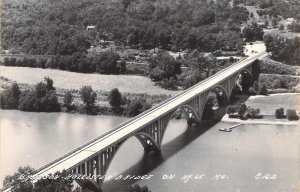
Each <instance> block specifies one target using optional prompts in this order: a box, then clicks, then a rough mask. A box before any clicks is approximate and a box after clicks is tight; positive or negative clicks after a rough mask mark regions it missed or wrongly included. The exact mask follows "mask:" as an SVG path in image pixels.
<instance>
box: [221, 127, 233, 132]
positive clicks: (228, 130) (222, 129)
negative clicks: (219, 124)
mask: <svg viewBox="0 0 300 192" xmlns="http://www.w3.org/2000/svg"><path fill="white" fill-rule="evenodd" d="M219 131H224V132H230V131H232V129H226V128H220V129H219Z"/></svg>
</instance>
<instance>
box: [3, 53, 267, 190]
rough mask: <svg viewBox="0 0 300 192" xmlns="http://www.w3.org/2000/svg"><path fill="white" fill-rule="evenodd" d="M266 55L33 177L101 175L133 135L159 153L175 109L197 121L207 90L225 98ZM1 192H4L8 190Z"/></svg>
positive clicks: (97, 184) (97, 183)
mask: <svg viewBox="0 0 300 192" xmlns="http://www.w3.org/2000/svg"><path fill="white" fill-rule="evenodd" d="M266 55H267V53H266V52H265V51H264V52H260V53H257V54H255V55H252V56H251V57H248V58H246V59H244V60H241V61H239V62H237V63H235V64H233V65H231V66H229V67H227V68H225V69H223V70H221V71H219V72H218V73H216V74H214V75H212V76H211V77H209V78H207V79H205V80H203V81H201V82H200V83H198V84H196V85H194V86H193V87H191V88H189V89H187V90H185V91H183V92H182V93H180V94H178V95H177V96H174V97H172V98H170V99H168V100H166V101H164V102H162V103H160V104H159V105H157V106H155V107H153V108H151V109H149V110H147V111H145V112H144V113H142V114H140V115H138V116H136V117H134V118H132V119H129V120H128V121H126V122H124V123H122V124H121V125H119V126H117V127H116V128H114V129H113V130H112V131H110V132H108V133H106V134H104V135H101V136H99V137H97V138H95V139H93V140H92V141H90V142H88V143H86V144H85V145H83V146H81V147H79V148H77V149H75V150H73V151H71V152H70V153H68V154H66V155H64V156H63V157H61V158H59V159H57V160H55V161H53V162H51V163H49V164H47V165H45V166H43V167H41V168H40V169H39V170H37V172H36V173H35V175H34V176H46V175H48V174H53V173H55V172H57V171H62V170H67V171H68V172H69V173H72V174H80V175H105V174H106V172H107V170H108V168H109V165H110V163H111V162H112V160H113V157H114V155H115V154H116V152H117V150H118V149H119V148H120V146H121V145H122V144H123V143H124V142H126V140H128V139H129V138H131V137H133V136H135V137H136V138H137V139H138V140H139V141H140V142H141V144H142V145H143V147H144V149H145V151H160V148H161V143H162V140H163V136H164V133H165V131H166V127H167V124H168V122H169V120H170V119H171V118H172V117H173V115H174V112H175V111H176V110H178V109H180V110H181V111H182V112H183V114H184V116H185V118H186V119H187V120H188V121H190V120H193V121H196V122H200V121H201V118H202V114H203V111H204V106H205V103H206V101H207V99H208V95H209V94H210V93H211V91H212V90H213V89H215V88H216V87H218V88H219V89H222V90H223V91H224V92H225V95H226V97H227V98H229V97H230V96H231V92H232V89H233V88H234V86H235V84H236V81H237V79H238V78H239V76H240V74H241V73H242V72H243V71H246V72H248V73H249V74H253V73H254V72H253V70H254V68H253V64H254V63H255V61H256V60H259V59H261V58H263V57H265V56H266ZM80 182H82V181H79V183H80ZM85 182H86V183H88V184H86V183H85V186H86V187H87V188H89V189H91V190H93V191H101V186H102V183H103V180H101V179H91V180H87V181H85ZM4 191H5V192H8V191H10V189H6V190H4Z"/></svg>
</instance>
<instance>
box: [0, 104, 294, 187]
mask: <svg viewBox="0 0 300 192" xmlns="http://www.w3.org/2000/svg"><path fill="white" fill-rule="evenodd" d="M0 114H1V116H0V123H1V124H0V129H1V130H0V134H1V135H0V138H1V157H0V170H1V172H0V179H1V180H3V178H4V176H5V175H7V174H13V173H14V172H15V171H16V170H17V168H18V167H19V166H25V165H30V166H32V167H34V168H38V167H40V166H42V165H44V164H46V163H48V162H49V161H51V160H54V159H55V158H58V157H59V156H61V155H63V154H64V153H66V152H68V151H70V150H72V149H74V148H75V147H78V146H80V145H82V144H84V143H85V142H87V141H89V140H91V139H93V138H95V137H96V136H99V135H101V134H103V133H105V132H107V131H108V130H110V129H112V128H113V127H114V126H116V125H117V124H119V123H121V122H122V121H124V120H126V118H124V117H114V116H87V115H80V114H67V113H30V112H21V111H16V110H1V111H0ZM232 124H234V123H225V122H219V123H216V124H214V125H208V124H206V125H205V124H202V125H200V126H197V127H187V125H186V122H185V121H184V120H172V121H171V122H170V123H169V125H168V128H167V132H166V134H165V138H164V141H163V143H164V145H163V147H162V152H161V153H149V154H144V151H143V149H142V147H141V145H140V144H139V142H138V140H137V139H135V138H131V139H129V140H128V141H127V142H126V143H125V144H124V145H122V147H121V148H120V150H119V151H118V153H117V155H116V157H115V159H114V161H113V162H112V164H111V166H110V168H109V170H108V173H107V174H108V175H113V176H118V175H119V174H124V175H126V174H136V175H140V174H148V175H149V174H150V175H153V176H152V178H151V179H150V180H139V181H137V183H139V184H140V185H147V186H148V187H149V188H150V190H151V191H152V192H162V191H163V192H167V191H172V192H175V191H178V192H182V191H234V192H238V191H246V192H248V191H249V192H250V191H253V192H258V191H262V192H268V191H270V192H274V191H282V192H283V191H289V192H296V191H297V185H299V183H298V182H299V180H300V177H299V176H300V167H299V164H300V159H299V158H300V147H299V144H300V143H299V141H300V140H299V138H300V137H299V136H300V129H299V127H298V125H249V124H248V125H242V126H239V127H237V128H235V129H234V130H233V131H232V132H230V133H226V132H220V131H219V130H218V129H219V128H224V127H225V128H226V127H229V126H231V125H232ZM189 174H192V178H190V179H188V180H186V181H183V180H182V177H183V176H185V175H189ZM197 174H198V176H197V177H196V178H197V179H195V176H196V175H197ZM260 174H261V175H260ZM266 174H270V175H268V177H263V176H264V175H266ZM164 175H173V176H175V177H174V178H173V179H169V180H166V179H162V177H163V176H164ZM201 175H202V177H201ZM216 175H217V176H216ZM255 176H256V177H255ZM133 182H134V181H132V180H130V181H129V180H126V181H121V180H119V181H113V180H110V181H106V182H105V184H104V186H103V189H104V192H109V191H116V189H120V188H122V187H124V186H125V185H126V184H133Z"/></svg>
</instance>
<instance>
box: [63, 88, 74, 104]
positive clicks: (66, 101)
mask: <svg viewBox="0 0 300 192" xmlns="http://www.w3.org/2000/svg"><path fill="white" fill-rule="evenodd" d="M73 99H74V98H73V95H72V93H71V92H70V91H67V92H66V93H65V95H64V105H65V106H66V107H70V106H71V105H72V102H73Z"/></svg>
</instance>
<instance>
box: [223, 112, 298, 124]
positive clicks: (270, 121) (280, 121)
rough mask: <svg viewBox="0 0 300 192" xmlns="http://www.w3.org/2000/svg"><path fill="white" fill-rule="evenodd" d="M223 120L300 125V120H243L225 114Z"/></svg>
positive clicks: (229, 121) (228, 121)
mask: <svg viewBox="0 0 300 192" xmlns="http://www.w3.org/2000/svg"><path fill="white" fill-rule="evenodd" d="M221 122H227V123H244V124H254V125H255V124H265V125H300V121H299V120H298V121H289V120H287V119H264V118H262V119H247V120H241V119H238V118H229V117H228V115H227V114H226V115H224V117H223V118H222V119H221Z"/></svg>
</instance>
